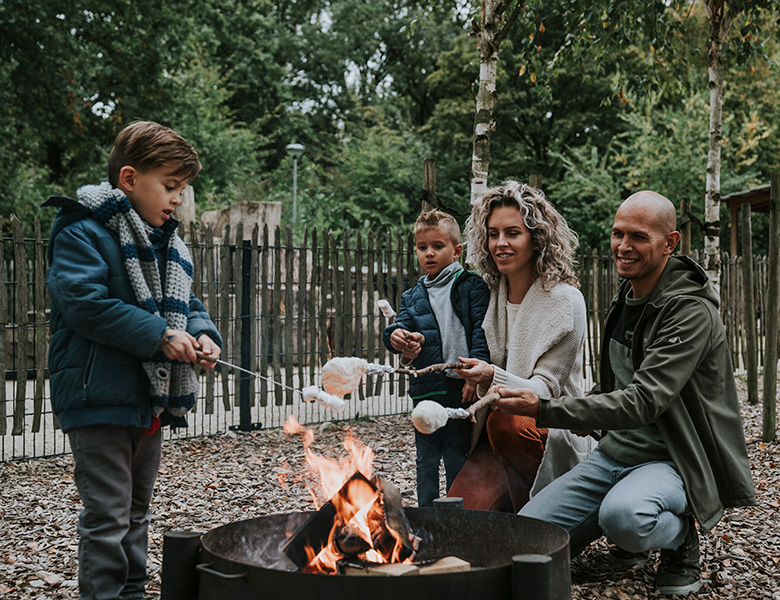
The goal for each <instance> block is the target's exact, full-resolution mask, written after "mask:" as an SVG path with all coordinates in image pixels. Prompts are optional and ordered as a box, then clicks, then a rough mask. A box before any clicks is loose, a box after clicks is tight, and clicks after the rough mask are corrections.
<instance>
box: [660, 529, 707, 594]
mask: <svg viewBox="0 0 780 600" xmlns="http://www.w3.org/2000/svg"><path fill="white" fill-rule="evenodd" d="M687 520H688V533H686V534H685V540H683V543H682V545H681V546H680V547H679V548H677V549H676V550H661V562H660V564H659V565H658V571H657V572H656V574H655V587H656V589H657V590H658V591H659V592H660V593H661V594H663V595H664V596H670V595H672V594H677V595H679V596H685V595H687V594H690V593H691V592H696V591H698V590H699V589H700V588H701V586H702V584H703V582H702V580H701V566H700V565H699V534H698V533H697V532H696V523H695V521H694V520H693V517H691V516H689V517H688V519H687Z"/></svg>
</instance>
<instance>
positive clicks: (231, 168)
mask: <svg viewBox="0 0 780 600" xmlns="http://www.w3.org/2000/svg"><path fill="white" fill-rule="evenodd" d="M480 4H481V3H480V2H473V3H470V2H467V1H465V0H464V1H461V2H456V3H449V2H420V1H416V0H392V1H391V0H378V1H377V0H372V1H369V0H297V1H295V2H271V1H270V0H220V1H219V2H216V1H214V0H199V1H197V2H195V1H193V0H170V1H169V2H164V3H162V2H150V1H149V0H133V1H132V2H131V1H130V0H113V1H112V2H105V1H103V2H100V1H98V2H94V1H93V2H83V1H82V0H59V1H58V2H56V3H55V2H53V1H52V0H25V1H24V2H22V1H21V0H0V37H1V38H2V44H0V53H1V54H0V59H2V60H0V77H2V81H3V84H4V85H3V86H2V88H0V90H1V91H0V114H1V115H2V120H0V126H1V127H2V132H3V135H4V143H3V144H2V146H0V173H2V175H0V214H3V215H7V214H9V213H11V212H14V213H16V214H17V215H18V216H19V217H20V218H21V219H22V220H23V221H25V222H29V220H30V217H32V216H33V215H35V214H38V211H39V209H38V207H39V205H40V203H41V202H42V201H43V200H44V199H45V198H46V196H48V195H49V194H65V195H73V194H74V193H75V190H76V188H77V187H79V186H80V185H83V184H86V183H94V182H96V181H98V180H100V179H104V178H105V170H106V168H105V162H106V157H107V153H108V151H109V149H110V147H111V143H112V142H113V139H114V137H115V136H116V134H117V133H118V131H119V130H120V129H121V128H122V127H124V126H125V125H127V124H128V123H130V122H131V121H133V120H135V119H151V120H156V121H158V122H161V123H164V124H166V125H169V126H171V127H173V128H174V129H176V130H177V131H179V132H180V133H181V134H182V135H184V136H185V137H187V138H188V139H189V140H190V141H191V142H192V143H193V144H194V145H195V147H196V149H197V150H198V152H199V153H200V155H201V159H202V162H203V165H204V168H203V171H202V173H201V175H200V176H199V177H198V178H197V179H196V180H195V182H194V187H195V192H196V198H197V200H198V204H199V208H200V209H211V208H215V207H219V206H223V205H227V204H229V203H231V202H235V201H237V200H240V199H249V200H279V201H282V202H284V207H285V209H284V210H285V211H286V213H285V214H286V215H289V212H290V208H291V206H290V204H291V202H290V200H291V181H292V162H291V159H290V158H288V157H287V156H286V153H285V150H284V148H285V145H287V144H289V143H291V142H297V143H301V144H303V145H304V146H305V147H306V152H305V154H304V156H303V157H302V159H301V160H300V162H299V165H298V166H299V171H298V175H299V188H298V189H299V200H298V210H299V218H298V219H297V222H296V229H297V234H298V235H301V233H302V230H303V227H304V226H309V227H312V226H317V227H329V228H335V229H342V228H348V229H369V228H378V227H381V228H388V229H393V228H399V230H400V228H404V229H405V230H407V231H408V226H409V225H410V224H411V223H412V222H413V221H414V219H415V217H416V215H417V213H418V212H419V210H420V186H421V178H422V161H423V159H424V158H426V157H433V158H435V159H436V161H437V195H438V199H439V202H440V204H441V206H442V207H443V208H444V209H445V210H449V211H451V212H453V213H454V214H456V215H457V216H458V218H459V219H461V220H462V219H463V218H464V216H465V215H466V214H467V212H468V210H469V179H470V169H471V156H472V147H471V146H472V134H473V125H474V106H475V93H476V82H477V80H478V77H479V49H478V47H477V39H476V37H475V25H474V24H475V22H476V21H475V19H477V18H478V10H479V8H480ZM701 4H702V0H697V1H696V2H681V3H668V2H661V1H654V2H652V3H646V2H645V3H640V2H638V1H637V2H634V1H633V0H632V2H628V3H626V2H620V3H619V2H614V0H613V1H608V0H598V1H597V2H589V3H585V2H578V1H571V0H567V1H563V0H560V1H557V0H556V1H555V2H541V1H531V0H528V1H527V2H524V3H522V7H523V10H522V11H521V12H519V13H518V17H517V20H516V22H514V23H513V25H512V27H511V29H510V30H509V31H508V33H507V36H506V38H505V39H504V40H503V43H502V47H501V50H500V54H499V60H498V64H497V86H496V87H497V96H496V102H495V106H494V118H495V124H496V125H495V130H494V131H493V133H492V138H491V150H490V154H491V163H490V173H489V185H495V184H498V183H499V182H500V181H502V180H504V179H508V178H513V179H519V180H523V181H527V179H528V177H529V175H530V174H531V173H533V172H538V173H540V174H541V175H542V180H543V185H544V188H545V191H546V192H547V193H548V195H549V196H550V198H551V199H552V200H553V201H554V202H555V203H556V205H557V206H558V207H559V208H560V209H561V211H562V212H563V213H564V214H565V215H566V216H567V218H569V219H570V220H571V221H572V223H573V225H574V226H575V229H576V230H577V231H578V232H579V234H580V237H581V242H582V244H583V245H585V246H589V245H603V244H605V243H606V241H607V238H606V232H607V231H608V228H609V225H610V223H611V221H610V219H611V216H612V213H613V212H614V209H615V207H616V206H617V204H618V203H619V202H620V200H621V199H622V198H624V197H625V196H626V195H628V194H629V193H631V192H632V191H636V190H637V189H642V188H651V189H656V190H658V191H659V192H661V193H664V194H666V195H667V196H669V197H670V198H671V199H672V200H673V201H675V202H678V201H679V199H680V198H682V197H689V198H691V199H692V200H693V202H694V210H695V211H696V214H703V202H704V180H705V175H706V173H705V170H706V166H707V144H708V107H709V98H708V89H707V60H708V57H707V40H708V35H709V33H708V25H707V22H706V18H705V17H706V15H705V14H704V12H703V9H702V7H701ZM729 4H730V5H734V8H735V9H737V8H739V9H741V11H739V16H738V17H737V18H736V19H735V22H734V23H733V25H732V29H731V31H730V35H729V37H728V39H727V43H726V44H725V46H724V53H725V54H724V69H725V74H724V81H725V96H724V108H723V115H724V118H723V131H722V140H723V150H722V161H723V162H722V176H721V191H722V193H723V194H727V193H730V192H733V191H737V190H740V189H745V188H747V187H750V186H754V185H760V184H764V183H766V182H767V181H768V179H769V173H770V172H771V171H772V170H775V169H777V168H778V166H780V165H778V162H780V158H779V157H780V154H778V148H777V146H778V141H777V135H776V131H775V130H776V125H775V124H776V123H778V122H780V114H778V112H780V109H779V108H778V104H777V101H776V98H777V97H778V87H780V70H778V69H777V68H776V61H777V59H778V58H780V52H778V48H777V45H776V34H777V29H778V22H777V16H776V15H777V11H775V12H772V11H771V10H768V7H770V5H772V2H769V1H768V0H767V1H763V0H762V2H752V3H744V4H745V5H746V6H739V7H737V6H736V5H737V4H739V3H736V2H734V3H729ZM746 7H747V8H746ZM756 233H757V234H758V235H759V236H760V235H761V226H760V224H759V225H757V227H756Z"/></svg>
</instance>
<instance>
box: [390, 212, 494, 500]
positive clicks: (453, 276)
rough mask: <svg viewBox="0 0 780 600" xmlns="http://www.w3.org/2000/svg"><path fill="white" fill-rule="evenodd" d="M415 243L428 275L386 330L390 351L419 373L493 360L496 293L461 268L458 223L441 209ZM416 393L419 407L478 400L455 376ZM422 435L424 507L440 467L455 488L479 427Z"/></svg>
mask: <svg viewBox="0 0 780 600" xmlns="http://www.w3.org/2000/svg"><path fill="white" fill-rule="evenodd" d="M414 237H415V251H416V253H417V259H418V260H419V262H420V267H421V268H422V270H423V271H424V272H425V275H424V276H423V277H421V278H420V279H419V280H418V282H417V285H415V286H414V287H413V288H411V289H408V290H406V291H405V292H404V293H403V295H402V296H401V306H400V309H399V311H398V318H397V319H396V320H395V322H394V323H393V324H391V325H390V326H388V327H387V328H386V329H385V333H384V343H385V346H387V348H388V349H389V350H391V351H393V352H397V353H401V356H402V362H403V363H405V364H411V365H413V366H414V368H417V369H421V368H423V367H427V366H428V365H432V364H437V363H443V362H457V360H458V358H459V357H466V356H468V357H472V358H479V359H482V360H485V361H490V353H489V351H488V347H487V341H486V340H485V332H484V331H483V330H482V320H483V319H484V317H485V312H486V311H487V306H488V302H489V299H490V292H489V290H488V287H487V284H485V282H484V281H482V278H481V277H479V276H478V275H475V274H474V273H471V272H470V271H466V270H465V269H464V268H463V267H462V266H461V264H460V263H459V262H458V259H459V257H460V255H461V253H462V252H463V246H462V245H461V243H460V228H459V227H458V223H457V221H455V219H454V218H453V217H452V216H451V215H448V214H446V213H443V212H441V211H438V210H432V211H428V212H424V213H422V214H421V215H420V216H419V217H418V219H417V221H416V223H415V226H414ZM409 395H410V396H411V397H412V401H413V402H414V404H415V405H416V404H417V403H418V402H420V401H421V400H433V401H436V402H439V403H440V404H442V405H444V406H448V407H452V408H458V407H463V406H464V404H469V403H471V402H473V401H474V400H475V399H476V389H475V388H474V387H472V386H470V385H468V384H465V383H464V381H463V379H461V378H460V377H458V375H456V374H455V373H451V372H447V373H430V374H427V375H423V376H420V377H415V378H413V379H412V380H411V384H410V388H409ZM414 435H415V445H416V447H417V504H418V505H419V506H432V505H433V501H434V500H435V499H436V498H438V497H439V464H440V462H441V461H444V468H445V471H446V483H447V489H449V487H450V485H451V484H452V482H453V480H454V479H455V476H456V475H457V474H458V472H459V471H460V469H461V468H462V467H463V465H464V463H465V462H466V457H467V455H468V451H469V446H470V443H471V423H470V422H469V421H468V420H454V419H453V420H450V421H449V422H448V423H447V425H446V426H445V427H442V428H441V429H439V430H438V431H435V432H433V433H431V434H425V433H420V432H419V431H417V430H415V432H414Z"/></svg>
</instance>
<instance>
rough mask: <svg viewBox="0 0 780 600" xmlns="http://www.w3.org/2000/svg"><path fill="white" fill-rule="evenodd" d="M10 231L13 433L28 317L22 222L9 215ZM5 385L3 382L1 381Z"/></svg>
mask: <svg viewBox="0 0 780 600" xmlns="http://www.w3.org/2000/svg"><path fill="white" fill-rule="evenodd" d="M11 233H12V235H13V239H14V273H15V274H16V308H15V311H14V315H15V317H16V328H17V329H16V330H17V332H18V333H17V336H16V364H15V365H14V367H15V371H16V401H15V403H14V424H13V429H12V433H13V435H22V434H23V433H24V412H25V403H26V400H27V352H28V348H27V333H28V328H29V319H28V316H27V308H28V297H27V296H28V294H27V254H26V252H25V248H24V234H23V233H22V222H21V221H20V220H19V219H17V218H16V216H15V215H11ZM3 385H5V383H3Z"/></svg>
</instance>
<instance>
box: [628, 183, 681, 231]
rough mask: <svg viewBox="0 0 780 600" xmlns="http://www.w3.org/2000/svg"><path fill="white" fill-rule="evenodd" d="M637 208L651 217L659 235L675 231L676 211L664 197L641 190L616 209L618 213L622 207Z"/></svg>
mask: <svg viewBox="0 0 780 600" xmlns="http://www.w3.org/2000/svg"><path fill="white" fill-rule="evenodd" d="M638 206H641V207H643V208H644V209H645V210H646V211H647V212H646V214H648V215H649V216H651V218H652V224H653V226H654V227H656V228H657V230H658V231H659V232H660V233H662V234H664V235H666V234H667V233H670V232H672V231H675V230H676V229H677V209H676V208H675V207H674V204H672V201H671V200H669V198H667V197H666V196H662V195H661V194H659V193H658V192H652V191H650V190H642V191H641V192H637V193H635V194H631V195H630V196H629V197H628V198H626V199H625V200H624V201H623V204H621V205H620V208H618V212H619V211H620V210H621V209H623V207H626V208H627V209H628V208H635V207H638Z"/></svg>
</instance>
